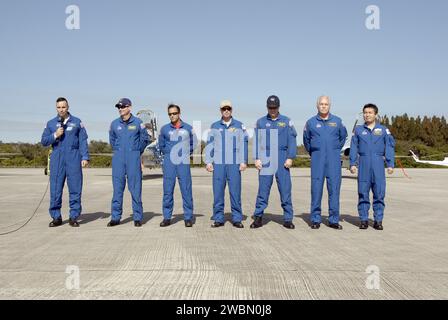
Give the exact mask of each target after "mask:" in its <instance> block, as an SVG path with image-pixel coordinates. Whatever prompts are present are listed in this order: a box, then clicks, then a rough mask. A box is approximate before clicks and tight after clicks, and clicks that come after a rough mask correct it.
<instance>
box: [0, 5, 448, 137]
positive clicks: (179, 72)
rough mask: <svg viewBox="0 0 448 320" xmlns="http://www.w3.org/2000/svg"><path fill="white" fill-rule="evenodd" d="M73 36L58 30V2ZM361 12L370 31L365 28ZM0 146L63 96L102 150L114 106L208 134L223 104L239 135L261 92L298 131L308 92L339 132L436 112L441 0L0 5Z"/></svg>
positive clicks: (442, 108)
mask: <svg viewBox="0 0 448 320" xmlns="http://www.w3.org/2000/svg"><path fill="white" fill-rule="evenodd" d="M71 4H75V5H77V6H78V7H79V9H80V30H68V29H67V28H66V26H65V20H66V18H67V16H68V15H67V14H66V13H65V10H66V7H67V6H68V5H71ZM368 5H377V6H378V7H379V8H380V30H373V31H372V30H368V29H367V28H366V27H365V20H366V18H367V17H368V14H366V13H365V10H366V7H367V6H368ZM0 9H1V12H2V19H0V40H1V44H2V45H1V48H2V50H0V70H1V77H0V140H2V141H4V142H12V141H23V142H38V141H40V135H41V133H42V130H43V127H44V125H45V123H46V121H47V120H48V119H50V118H51V117H53V116H54V115H55V107H54V101H55V99H56V98H57V97H58V96H65V97H67V98H68V100H69V102H70V106H71V112H72V113H73V114H74V115H76V116H78V117H80V118H81V119H82V120H83V122H84V123H85V124H86V127H87V129H88V134H89V137H90V139H96V140H98V139H101V140H107V131H108V127H109V123H110V122H111V121H112V120H113V119H114V118H116V117H117V111H116V109H115V108H114V104H115V102H116V101H117V100H118V99H119V98H120V97H129V98H130V99H131V100H132V101H133V103H134V111H137V110H138V109H140V108H142V107H149V108H151V109H153V110H154V111H155V112H156V113H157V114H158V116H159V120H160V121H161V122H162V123H165V122H167V121H168V119H167V116H166V105H167V104H168V103H169V102H175V103H177V104H179V105H181V107H182V108H183V110H182V111H183V119H184V120H185V121H187V122H193V121H199V120H201V121H202V122H203V127H204V128H205V127H207V126H208V125H209V124H210V123H211V122H212V121H216V120H217V119H218V118H219V113H218V106H219V102H220V100H222V99H230V100H232V102H233V104H234V116H235V118H238V119H240V120H242V121H243V122H244V123H245V124H246V125H247V126H248V127H251V126H253V124H254V123H255V121H256V119H257V118H259V117H261V116H263V115H264V114H265V101H266V98H267V96H269V95H270V94H276V95H278V96H279V97H280V100H281V113H283V114H285V115H288V116H290V117H291V118H292V119H293V121H294V123H295V125H296V127H297V130H298V132H299V137H298V139H299V140H298V142H299V143H300V142H301V131H302V128H303V125H304V123H305V121H306V120H307V119H308V118H310V117H311V116H313V115H314V114H315V112H316V110H315V100H316V98H317V96H319V95H321V94H327V95H330V96H331V97H332V99H333V106H332V112H333V113H334V114H337V115H339V116H340V117H342V118H343V120H344V122H345V123H346V124H347V126H351V125H352V123H353V119H354V116H355V115H356V114H357V113H358V112H359V110H360V108H361V107H362V105H364V104H365V103H368V102H373V103H376V104H377V105H378V106H379V108H380V112H381V113H382V114H388V115H396V114H402V113H405V112H407V113H408V114H410V115H439V116H441V115H445V116H446V115H447V111H446V110H447V109H448V108H447V107H448V103H447V100H446V98H445V92H446V90H447V88H448V80H447V74H448V62H447V58H446V57H447V52H448V42H447V41H446V39H447V36H448V21H447V19H446V15H447V14H448V1H445V0H440V1H437V0H433V1H421V0H415V1H405V0H394V1H385V0H369V1H363V0H339V1H333V0H326V1H324V0H317V1H299V0H291V1H286V0H277V1H264V0H246V1H243V0H240V1H233V0H227V1H217V0H184V1H174V0H169V1H143V0H142V1H137V0H134V1H132V0H130V1H121V0H114V1H105V0H102V1H101V0H90V1H76V0H72V1H64V0H57V1H56V0H55V1H50V0H41V1H31V0H29V1H2V2H1V3H0Z"/></svg>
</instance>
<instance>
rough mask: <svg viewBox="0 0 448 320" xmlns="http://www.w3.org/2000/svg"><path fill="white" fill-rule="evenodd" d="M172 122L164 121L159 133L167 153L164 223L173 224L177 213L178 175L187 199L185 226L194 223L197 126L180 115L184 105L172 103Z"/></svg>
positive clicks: (164, 174) (185, 201) (162, 150)
mask: <svg viewBox="0 0 448 320" xmlns="http://www.w3.org/2000/svg"><path fill="white" fill-rule="evenodd" d="M168 116H169V117H170V121H171V122H170V123H168V124H166V125H164V126H163V127H162V129H161V130H160V135H159V150H160V151H161V153H162V155H163V165H162V169H163V208H162V210H163V221H162V222H161V223H160V226H161V227H167V226H169V225H170V224H171V216H172V214H173V205H174V199H173V192H174V187H175V185H176V178H177V179H178V181H179V186H180V191H181V194H182V200H183V209H184V222H185V227H192V226H193V191H192V181H191V170H190V156H191V155H192V154H193V151H194V148H195V146H196V142H197V139H196V136H195V134H194V132H193V128H192V127H191V126H190V125H189V124H188V123H186V122H183V121H182V120H181V119H180V107H179V106H178V105H175V104H170V105H169V106H168Z"/></svg>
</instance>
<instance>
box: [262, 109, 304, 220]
mask: <svg viewBox="0 0 448 320" xmlns="http://www.w3.org/2000/svg"><path fill="white" fill-rule="evenodd" d="M263 130H264V131H263ZM274 130H275V131H276V132H277V133H278V141H277V143H276V144H277V145H275V143H273V141H271V140H272V139H273V138H271V136H272V135H273V132H274ZM264 133H265V138H264V137H262V136H263V134H264ZM296 137H297V132H296V129H295V128H294V125H293V123H292V121H291V120H290V119H289V118H288V117H286V116H284V115H281V114H279V115H278V118H277V119H275V120H273V119H272V118H271V117H270V116H269V114H268V115H266V116H264V117H262V118H260V119H258V121H257V123H256V125H255V139H256V140H255V146H254V147H255V159H259V160H261V161H262V164H263V169H262V170H261V171H260V172H259V174H258V194H257V201H256V205H255V212H254V216H255V217H262V216H263V213H264V210H265V209H266V207H267V206H268V201H269V194H270V192H271V187H272V182H273V178H274V174H275V179H276V181H277V187H278V191H279V192H280V200H281V203H282V208H283V218H284V221H285V222H291V221H292V219H293V216H294V212H293V207H292V201H291V175H290V172H289V169H286V168H285V166H284V163H285V161H286V159H294V158H295V157H296V153H297V141H296ZM275 153H277V155H278V159H271V163H270V164H267V163H266V160H268V158H267V157H269V156H272V155H273V154H275ZM265 157H266V158H265ZM272 161H274V162H276V163H273V162H272ZM272 164H274V166H273V169H272V167H271V168H269V165H272Z"/></svg>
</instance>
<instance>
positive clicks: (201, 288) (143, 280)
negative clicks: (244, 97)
mask: <svg viewBox="0 0 448 320" xmlns="http://www.w3.org/2000/svg"><path fill="white" fill-rule="evenodd" d="M291 172H292V180H293V205H294V212H295V213H294V216H295V218H294V223H295V225H296V229H295V230H288V229H285V228H284V227H283V226H282V222H283V219H282V210H281V206H280V200H279V194H278V190H277V187H276V184H275V182H274V185H273V188H272V191H271V199H270V203H269V207H268V208H267V210H266V214H265V218H264V223H265V225H264V226H263V227H262V228H260V229H256V230H252V229H249V225H250V223H251V221H252V219H251V215H252V213H253V210H254V206H255V199H256V193H257V188H258V179H257V172H256V170H255V169H248V170H247V171H246V172H244V174H243V194H242V197H243V211H244V214H245V220H244V221H243V223H244V225H245V228H244V229H236V228H234V227H233V226H232V224H231V223H230V222H227V223H226V225H225V226H224V227H222V228H218V229H212V228H210V225H211V223H212V221H211V220H210V217H211V214H212V201H213V193H212V183H211V179H212V178H211V174H208V173H207V172H206V171H205V170H204V169H199V168H198V169H193V172H192V173H193V196H194V206H195V214H196V223H195V225H194V226H193V228H185V226H184V223H183V221H182V219H183V217H182V202H181V196H180V193H179V189H178V186H176V190H175V208H174V212H175V215H174V219H173V222H174V223H173V224H172V225H171V226H170V227H167V228H160V227H159V223H160V221H161V220H162V216H161V207H162V177H161V172H160V170H153V171H146V172H145V177H144V181H143V207H144V212H145V213H144V225H143V227H142V228H135V227H134V224H133V223H132V217H131V213H132V210H131V199H130V196H129V193H128V191H127V190H126V191H125V205H124V213H123V220H122V224H121V225H119V226H117V227H114V228H107V227H106V224H107V222H108V221H109V220H110V202H111V197H112V182H111V179H112V178H111V170H110V169H86V170H84V190H83V198H82V200H83V202H82V205H83V214H82V217H81V218H80V223H81V226H80V228H72V227H70V226H69V225H68V223H67V219H68V189H67V188H65V189H64V191H65V193H64V200H63V218H64V225H62V226H61V227H58V228H49V227H48V223H49V222H50V220H51V219H50V216H49V215H48V204H49V192H48V193H47V194H46V195H45V197H44V200H43V202H42V204H41V205H40V207H39V208H38V210H37V212H36V216H35V217H34V218H33V219H32V220H31V221H30V222H29V224H28V225H26V226H25V227H24V228H23V229H21V230H19V231H17V232H14V233H12V234H8V235H3V236H0V257H1V259H0V298H1V299H243V300H247V299H249V300H250V299H448V232H447V227H448V224H447V222H446V216H447V214H448V212H447V205H448V188H447V181H448V170H445V169H408V170H407V173H408V175H409V176H410V178H407V177H406V176H404V175H403V173H402V172H401V171H400V170H396V172H395V173H394V174H393V175H392V176H389V177H388V178H387V197H386V210H385V218H384V230H383V231H377V230H374V229H373V228H372V227H370V228H369V229H368V230H360V229H359V228H358V215H357V180H356V178H355V177H353V176H352V175H351V174H350V173H349V172H348V171H346V170H343V180H342V190H341V225H342V226H343V227H344V229H343V230H340V231H338V230H333V229H331V228H329V227H327V226H326V225H324V224H323V225H322V226H321V228H320V229H319V230H312V229H310V228H309V225H308V224H309V211H310V209H309V208H310V170H309V169H292V171H291ZM47 182H48V178H47V177H46V176H44V175H43V169H0V189H1V190H2V192H1V193H0V233H4V232H7V231H10V230H13V229H14V228H16V227H18V226H20V225H21V224H22V223H23V222H25V221H26V220H27V219H28V218H29V217H30V216H31V215H32V213H33V212H34V210H35V209H36V207H37V206H38V204H39V201H40V200H41V198H42V196H43V194H44V192H45V189H46V186H47ZM228 198H229V196H228V193H227V194H226V217H227V220H230V205H229V200H228ZM322 204H323V217H324V221H326V218H327V216H328V210H327V208H328V206H327V194H326V192H324V197H323V201H322ZM370 217H371V218H372V214H371V216H370ZM372 219H373V218H372ZM78 276H79V277H78ZM78 280H79V281H78Z"/></svg>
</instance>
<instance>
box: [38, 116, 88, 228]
mask: <svg viewBox="0 0 448 320" xmlns="http://www.w3.org/2000/svg"><path fill="white" fill-rule="evenodd" d="M61 125H62V126H63V128H64V134H63V135H62V136H60V137H59V138H57V139H56V138H55V132H56V130H57V129H58V128H59V127H61ZM87 138H88V137H87V132H86V129H85V127H84V125H83V124H82V122H81V120H80V119H78V118H76V117H74V116H72V115H71V114H70V115H69V118H68V119H67V120H66V121H65V122H64V123H63V124H61V122H60V118H59V117H55V118H53V119H51V120H50V121H48V122H47V126H46V127H45V129H44V132H43V133H42V139H41V143H42V145H43V146H44V147H47V146H49V145H51V146H52V148H53V152H52V153H51V156H50V209H49V212H50V216H51V217H52V218H53V219H60V218H61V206H62V191H63V189H64V184H65V179H66V178H67V185H68V191H69V202H70V219H72V220H76V219H77V218H78V217H79V215H80V214H81V211H82V206H81V194H82V167H81V161H82V160H89V148H88V144H87Z"/></svg>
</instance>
